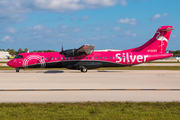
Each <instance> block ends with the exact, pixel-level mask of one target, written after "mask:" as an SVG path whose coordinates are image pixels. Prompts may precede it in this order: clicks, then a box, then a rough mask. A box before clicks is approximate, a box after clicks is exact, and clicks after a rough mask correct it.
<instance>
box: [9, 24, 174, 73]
mask: <svg viewBox="0 0 180 120" xmlns="http://www.w3.org/2000/svg"><path fill="white" fill-rule="evenodd" d="M172 30H173V27H172V26H162V27H160V28H158V30H157V31H156V33H155V35H154V37H152V38H151V39H150V40H149V41H147V42H146V43H145V44H143V45H142V46H140V47H137V48H132V49H127V50H122V51H121V50H105V51H94V46H93V45H83V46H82V47H80V48H78V49H69V50H65V51H64V50H63V49H62V51H61V52H33V53H21V54H18V55H17V56H16V57H15V58H14V59H12V60H10V61H9V62H8V63H7V64H8V66H10V67H13V68H16V72H19V69H21V68H23V69H26V68H68V69H75V70H81V72H87V70H88V69H94V68H99V67H125V66H132V65H136V64H140V63H144V62H149V61H152V60H157V59H162V58H167V57H171V56H172V54H171V53H165V51H166V47H167V44H168V41H169V37H170V34H171V31H172Z"/></svg>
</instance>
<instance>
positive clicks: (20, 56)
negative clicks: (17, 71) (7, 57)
mask: <svg viewBox="0 0 180 120" xmlns="http://www.w3.org/2000/svg"><path fill="white" fill-rule="evenodd" d="M15 58H23V56H22V55H16V57H15Z"/></svg>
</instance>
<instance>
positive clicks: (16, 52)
mask: <svg viewBox="0 0 180 120" xmlns="http://www.w3.org/2000/svg"><path fill="white" fill-rule="evenodd" d="M0 51H5V52H9V54H10V55H12V56H15V55H18V54H20V53H27V52H29V50H28V48H25V49H24V50H23V49H22V48H19V49H18V51H16V50H14V49H9V48H8V49H7V50H5V49H0ZM30 52H57V51H54V50H34V51H30Z"/></svg>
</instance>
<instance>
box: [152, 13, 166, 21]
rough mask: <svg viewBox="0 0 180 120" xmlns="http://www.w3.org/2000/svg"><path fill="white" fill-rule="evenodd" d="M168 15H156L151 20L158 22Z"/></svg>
mask: <svg viewBox="0 0 180 120" xmlns="http://www.w3.org/2000/svg"><path fill="white" fill-rule="evenodd" d="M167 15H168V13H164V14H162V15H161V14H156V15H154V16H153V17H152V18H151V20H156V19H158V18H162V17H166V16H167Z"/></svg>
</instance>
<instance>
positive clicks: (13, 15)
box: [0, 0, 127, 24]
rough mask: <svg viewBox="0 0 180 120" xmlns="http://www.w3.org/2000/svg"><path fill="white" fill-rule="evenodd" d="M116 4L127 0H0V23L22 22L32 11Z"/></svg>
mask: <svg viewBox="0 0 180 120" xmlns="http://www.w3.org/2000/svg"><path fill="white" fill-rule="evenodd" d="M116 4H121V5H122V6H126V5H127V0H0V23H1V24H4V23H7V22H12V21H13V22H23V21H24V20H25V19H26V18H27V14H28V13H30V12H32V11H49V12H60V13H62V12H69V11H75V10H81V9H97V8H101V7H109V6H113V5H116ZM74 19H76V18H74Z"/></svg>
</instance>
